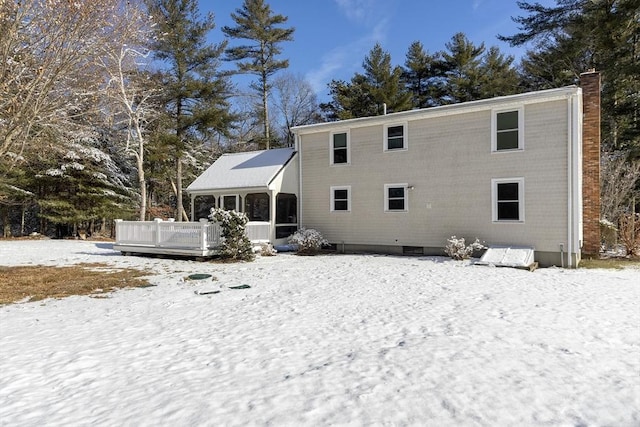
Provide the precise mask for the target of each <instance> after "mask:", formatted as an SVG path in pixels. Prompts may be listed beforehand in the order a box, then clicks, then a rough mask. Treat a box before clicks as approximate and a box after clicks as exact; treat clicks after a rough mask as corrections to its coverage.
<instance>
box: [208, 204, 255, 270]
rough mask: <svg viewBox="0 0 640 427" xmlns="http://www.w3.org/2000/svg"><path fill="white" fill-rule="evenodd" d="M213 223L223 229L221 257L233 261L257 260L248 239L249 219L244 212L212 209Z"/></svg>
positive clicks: (211, 218) (210, 217)
mask: <svg viewBox="0 0 640 427" xmlns="http://www.w3.org/2000/svg"><path fill="white" fill-rule="evenodd" d="M209 219H210V220H211V221H216V222H218V224H220V227H221V229H222V232H221V234H222V242H221V248H220V255H222V257H223V258H229V259H233V260H243V261H252V260H253V259H254V258H255V255H254V253H253V246H252V245H251V241H250V240H249V237H247V228H246V226H247V222H249V218H247V215H246V214H245V213H244V212H236V211H227V210H224V209H220V208H211V215H209Z"/></svg>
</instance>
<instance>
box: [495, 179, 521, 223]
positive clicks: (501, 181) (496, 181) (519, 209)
mask: <svg viewBox="0 0 640 427" xmlns="http://www.w3.org/2000/svg"><path fill="white" fill-rule="evenodd" d="M507 183H517V184H518V218H519V219H518V220H506V219H498V184H507ZM491 220H492V221H493V222H494V223H498V224H524V178H523V177H518V178H494V179H492V180H491Z"/></svg>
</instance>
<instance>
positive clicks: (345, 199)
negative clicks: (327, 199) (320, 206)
mask: <svg viewBox="0 0 640 427" xmlns="http://www.w3.org/2000/svg"><path fill="white" fill-rule="evenodd" d="M335 211H347V212H349V211H351V187H350V186H348V185H347V186H341V187H331V212H335Z"/></svg>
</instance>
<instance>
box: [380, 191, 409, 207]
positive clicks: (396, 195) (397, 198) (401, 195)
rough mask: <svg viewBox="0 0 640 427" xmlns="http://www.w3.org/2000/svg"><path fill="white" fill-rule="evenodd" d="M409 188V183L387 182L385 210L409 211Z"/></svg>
mask: <svg viewBox="0 0 640 427" xmlns="http://www.w3.org/2000/svg"><path fill="white" fill-rule="evenodd" d="M407 189H408V185H407V184H385V186H384V210H385V211H388V212H393V211H398V212H402V211H407V210H408V205H409V204H408V198H407Z"/></svg>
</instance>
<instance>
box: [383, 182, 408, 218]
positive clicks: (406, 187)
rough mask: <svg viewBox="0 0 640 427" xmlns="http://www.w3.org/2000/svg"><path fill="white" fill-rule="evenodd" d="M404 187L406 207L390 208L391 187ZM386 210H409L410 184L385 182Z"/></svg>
mask: <svg viewBox="0 0 640 427" xmlns="http://www.w3.org/2000/svg"><path fill="white" fill-rule="evenodd" d="M396 187H403V188H404V209H403V210H400V209H389V188H396ZM384 211H385V212H408V211H409V184H407V183H402V184H385V185H384Z"/></svg>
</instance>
